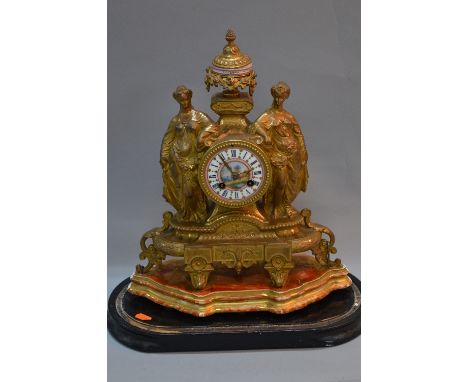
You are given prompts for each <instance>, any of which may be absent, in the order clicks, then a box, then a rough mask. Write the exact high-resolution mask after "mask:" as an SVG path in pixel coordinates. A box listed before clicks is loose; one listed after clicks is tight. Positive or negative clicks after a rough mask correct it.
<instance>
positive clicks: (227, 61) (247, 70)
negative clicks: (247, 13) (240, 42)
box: [205, 29, 256, 95]
mask: <svg viewBox="0 0 468 382" xmlns="http://www.w3.org/2000/svg"><path fill="white" fill-rule="evenodd" d="M235 40H236V34H235V33H234V31H233V30H232V29H228V31H227V33H226V41H227V44H226V46H225V47H224V49H223V52H222V53H221V54H219V55H218V56H216V57H215V58H214V60H213V62H212V66H210V67H208V68H207V69H206V72H207V75H206V79H205V84H206V88H207V90H210V86H218V85H221V86H222V87H223V88H224V89H227V90H229V91H231V92H233V91H237V88H241V89H244V88H245V87H246V86H249V94H250V95H252V94H253V91H254V88H255V85H256V81H255V78H256V74H255V72H254V71H253V69H252V60H251V59H250V57H249V56H248V55H246V54H245V53H242V52H241V50H240V49H239V47H238V46H237V44H236V43H235Z"/></svg>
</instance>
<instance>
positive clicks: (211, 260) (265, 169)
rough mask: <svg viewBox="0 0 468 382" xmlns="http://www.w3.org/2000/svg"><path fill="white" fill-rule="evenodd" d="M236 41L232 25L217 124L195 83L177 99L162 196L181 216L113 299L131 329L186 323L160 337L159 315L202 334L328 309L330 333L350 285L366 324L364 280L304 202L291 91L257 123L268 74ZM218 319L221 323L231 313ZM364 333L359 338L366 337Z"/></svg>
mask: <svg viewBox="0 0 468 382" xmlns="http://www.w3.org/2000/svg"><path fill="white" fill-rule="evenodd" d="M235 40H236V35H235V33H234V32H233V31H231V30H229V31H228V32H227V34H226V41H227V43H226V45H225V47H224V49H223V51H222V53H221V54H219V55H218V56H216V57H215V58H214V60H213V61H212V64H211V65H210V66H209V67H208V68H207V69H206V76H205V84H206V88H207V90H208V91H209V90H210V88H212V87H221V88H222V91H221V92H218V93H216V94H214V95H213V96H212V98H211V109H212V110H213V111H214V112H215V113H216V114H217V115H218V116H219V118H218V119H217V121H215V120H213V119H212V118H211V117H210V116H208V115H207V114H205V113H203V112H201V111H199V110H196V109H194V107H193V106H192V102H191V100H192V91H191V90H190V89H189V88H187V87H186V86H178V87H177V88H176V89H175V91H174V93H173V97H174V99H175V100H176V101H177V103H178V104H179V106H180V110H179V112H178V113H177V114H176V115H175V116H174V117H173V118H172V119H171V121H170V123H169V126H168V128H167V131H166V134H165V136H164V138H163V141H162V144H161V153H160V163H161V166H162V171H163V196H164V198H165V200H166V201H167V202H168V203H169V204H170V205H171V206H172V207H173V210H172V211H168V212H165V213H164V214H163V225H162V227H157V228H154V229H151V230H149V231H148V232H146V233H145V234H144V235H143V237H142V239H141V241H140V246H141V253H140V259H141V260H146V262H147V263H146V265H140V264H139V265H137V266H136V270H135V272H134V274H133V275H132V276H131V278H130V281H129V282H128V281H127V282H126V283H124V284H125V285H123V286H124V288H120V289H119V290H118V293H117V292H116V293H117V294H116V295H115V296H114V297H115V299H114V300H112V297H111V300H112V301H113V302H112V309H111V308H110V310H115V314H117V315H119V317H118V318H116V319H115V320H116V321H119V320H120V321H119V322H120V323H121V326H126V327H127V330H140V331H142V333H152V334H153V335H154V333H160V334H161V333H166V334H167V333H170V332H171V328H172V330H176V329H174V325H175V326H178V325H176V324H175V323H173V325H172V327H171V323H170V322H169V323H168V322H166V323H165V325H166V327H165V328H163V329H161V332H158V329H157V328H161V325H162V323H161V322H160V321H158V317H159V319H160V317H165V316H167V315H169V316H171V314H172V315H176V316H177V315H178V314H179V315H183V317H185V318H184V319H183V320H187V317H193V318H192V320H195V322H197V324H195V327H192V329H191V334H196V333H198V332H197V331H200V325H199V324H201V323H202V322H203V320H207V319H208V318H209V317H208V316H212V315H213V314H215V313H230V314H231V315H234V316H235V317H236V318H234V319H233V320H234V321H235V322H236V323H235V325H234V324H233V326H232V327H234V326H236V325H237V326H236V327H239V325H240V327H242V323H241V322H239V321H238V320H243V319H245V317H246V316H243V315H240V313H245V312H250V313H249V314H250V315H255V314H257V315H258V314H268V315H270V316H268V317H274V316H276V317H282V320H286V321H285V322H287V317H288V314H287V313H289V314H292V313H291V312H298V313H297V314H306V313H304V312H305V311H308V312H309V313H310V311H312V310H313V308H311V306H318V304H319V303H320V304H322V305H323V306H322V308H321V310H320V314H321V315H322V316H320V315H319V316H317V317H319V318H320V319H319V320H318V322H322V329H324V330H325V329H327V330H328V329H330V325H332V323H335V326H336V325H337V323H338V322H341V321H340V320H339V319H338V321H336V320H337V317H341V316H340V315H339V314H338V315H337V312H338V311H337V312H334V313H335V316H333V315H331V316H330V317H329V316H327V313H326V312H327V309H333V308H330V306H339V304H337V303H336V301H335V302H333V301H332V300H333V299H336V298H338V297H336V296H339V294H338V292H337V291H339V290H341V295H342V297H343V296H345V295H346V293H347V297H346V298H345V297H343V298H344V300H343V301H345V300H346V301H347V303H346V304H348V305H346V304H344V305H343V304H342V305H341V307H342V309H343V311H342V312H338V313H340V314H341V315H342V316H343V317H344V316H346V315H347V316H346V317H347V319H348V320H349V319H350V317H353V319H354V321H353V322H354V323H355V322H356V317H357V314H358V313H357V312H358V311H359V306H360V303H359V297H358V295H359V288H358V287H357V286H356V283H358V284H359V281H358V280H357V279H354V278H353V280H354V281H355V283H354V284H353V280H352V279H351V277H353V276H351V275H349V274H348V270H347V269H346V267H345V266H344V265H343V264H342V263H341V261H340V260H339V259H332V258H331V255H332V254H335V253H336V249H335V236H334V234H333V232H332V231H331V230H330V229H329V228H327V227H325V226H323V225H320V224H317V223H314V222H312V221H311V212H310V210H309V209H307V208H304V209H302V210H297V209H296V208H295V207H294V206H293V202H294V200H295V198H296V197H297V195H298V194H299V193H300V192H305V191H306V189H307V183H308V178H309V174H308V170H307V161H308V153H307V148H306V146H305V143H304V136H303V133H302V131H301V127H300V125H299V123H298V122H297V120H296V119H295V117H294V116H293V115H291V114H290V113H289V112H288V111H287V110H286V109H285V108H284V106H283V104H284V102H285V101H286V99H287V98H288V97H289V95H290V88H289V86H288V85H287V84H286V83H285V82H278V83H277V84H275V85H273V86H272V87H271V95H272V97H273V102H272V105H271V107H269V108H268V109H267V110H265V112H264V113H263V114H261V115H260V116H259V117H258V118H257V119H255V120H254V121H250V120H249V119H248V118H247V114H248V113H249V112H250V111H251V110H252V108H253V99H252V96H253V93H254V90H255V87H256V78H257V75H256V73H255V71H254V70H253V66H252V61H251V59H250V57H249V56H248V55H246V54H244V53H243V52H241V50H240V49H239V47H238V46H237V44H236V42H235ZM247 88H248V91H245V90H244V89H247ZM350 276H351V277H350ZM334 291H335V292H334ZM332 295H333V296H334V297H333V298H332ZM327 301H329V302H327ZM132 304H133V305H132ZM327 304H328V305H327ZM330 304H331V305H330ZM333 304H335V305H333ZM345 305H346V307H345ZM136 306H139V307H140V308H141V307H142V306H146V312H137V311H136V310H138V309H136V308H135V307H136ZM154 309H156V310H157V312H155V311H154ZM307 309H308V310H307ZM353 309H354V310H353ZM140 310H142V309H140ZM338 310H339V309H338ZM176 311H179V312H181V313H178V312H177V313H176ZM151 312H152V313H151ZM254 312H257V313H254ZM260 312H269V313H260ZM309 313H307V314H309ZM236 314H237V316H236ZM278 314H280V315H281V316H278ZM295 314H296V313H295ZM324 314H325V316H323V315H324ZM330 314H331V313H330ZM155 316H157V317H155ZM215 316H217V317H219V318H218V319H217V320H222V317H223V315H215ZM204 317H205V318H204ZM206 317H208V318H206ZM224 317H230V316H226V315H225V316H224ZM240 317H244V318H240ZM250 317H253V316H250ZM262 317H264V318H265V317H266V316H262ZM317 317H315V320H317ZM343 317H341V318H343ZM210 319H211V318H210ZM231 319H232V318H231ZM327 320H329V321H327ZM333 320H335V321H333ZM176 321H177V319H175V321H174V322H176ZM247 321H248V319H247ZM324 322H325V324H323V323H324ZM327 322H328V324H327ZM348 324H349V323H348ZM158 325H159V326H158ZM167 325H168V327H169V328H168V327H167ZM246 325H247V324H246ZM285 325H286V324H285ZM308 325H309V326H310V325H311V322H310V320H309V321H308ZM317 325H318V326H317ZM323 325H325V326H323ZM327 325H328V326H327ZM114 326H115V325H114ZM163 326H164V325H163ZM247 326H248V325H247ZM250 326H251V325H250ZM316 326H317V328H320V325H319V324H317V323H316ZM338 326H339V325H338ZM338 326H336V327H338ZM285 327H287V325H286V326H285ZM155 328H156V329H155ZM353 328H354V331H352V333H353V334H352V335H349V338H352V336H355V335H357V333H358V331H357V329H356V328H357V326H356V325H354V326H353ZM218 329H219V328H218ZM270 329H271V328H270ZM178 330H179V331H180V330H182V329H180V328H179V329H178ZM213 330H214V331H215V332H216V330H215V329H213ZM223 330H226V328H224V329H223ZM289 330H290V331H291V329H289ZM297 330H298V332H300V330H299V329H297ZM347 330H348V332H349V328H348V329H347ZM176 331H177V330H176ZM202 332H203V331H202ZM239 332H242V330H241V329H238V333H239ZM247 332H248V331H247ZM270 332H271V330H270ZM127 334H128V333H127ZM140 335H141V333H140ZM279 343H281V341H280V342H279ZM148 346H149V345H148ZM158 346H159V345H158ZM291 346H294V345H293V344H292V345H291ZM306 346H307V345H306ZM309 346H312V345H310V344H309ZM169 347H170V346H169ZM249 347H250V348H252V346H249ZM253 347H255V346H253ZM272 347H274V346H272ZM182 348H183V349H186V348H184V347H182ZM211 348H213V347H211ZM214 348H216V347H214ZM195 349H198V348H197V347H196V346H195Z"/></svg>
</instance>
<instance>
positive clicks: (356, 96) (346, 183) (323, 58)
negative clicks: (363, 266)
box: [108, 0, 361, 382]
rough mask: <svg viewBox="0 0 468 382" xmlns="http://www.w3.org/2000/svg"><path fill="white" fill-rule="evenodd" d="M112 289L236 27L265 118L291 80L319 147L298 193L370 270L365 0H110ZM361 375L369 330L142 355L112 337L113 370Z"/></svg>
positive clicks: (189, 375)
mask: <svg viewBox="0 0 468 382" xmlns="http://www.w3.org/2000/svg"><path fill="white" fill-rule="evenodd" d="M108 12H109V13H108V103H109V105H108V294H109V293H110V291H111V290H112V288H113V287H115V285H116V284H117V283H118V282H120V281H121V280H123V279H124V278H126V277H128V276H129V275H130V274H131V272H132V271H133V269H134V266H135V264H136V263H138V241H139V239H140V236H141V234H142V233H143V232H144V231H146V230H147V229H150V228H152V227H155V226H157V225H159V224H160V222H161V215H162V213H163V212H164V211H165V210H167V209H169V208H170V206H169V205H167V204H166V203H165V202H164V201H163V199H162V197H161V193H162V185H161V171H160V168H159V164H158V160H159V148H160V142H161V139H162V137H163V134H164V132H165V130H166V128H167V125H168V122H169V120H170V118H171V117H172V116H173V115H174V114H176V113H177V111H178V107H177V104H176V102H175V101H174V100H173V98H172V96H171V94H172V92H173V90H174V89H175V87H176V86H177V85H180V84H185V85H187V86H188V87H190V88H192V90H193V93H194V95H193V104H194V106H195V107H196V108H199V109H201V110H203V111H204V112H207V113H208V114H210V115H211V116H212V117H213V118H215V117H216V115H214V113H213V112H212V111H211V110H210V108H209V100H210V97H211V94H212V93H213V91H212V92H211V93H210V94H208V93H207V92H206V90H205V88H204V84H203V79H204V70H205V68H206V66H208V65H209V64H210V61H211V59H212V58H213V57H214V56H215V55H217V54H218V53H219V52H220V51H221V49H222V47H223V46H224V43H225V40H224V34H225V32H226V29H227V28H229V27H230V28H233V29H234V30H235V31H236V33H237V36H238V37H237V42H238V44H239V46H240V48H241V49H242V50H243V51H244V52H246V53H248V54H249V55H250V56H251V58H252V60H253V63H254V68H255V70H256V72H257V75H258V78H257V79H258V86H257V88H256V90H255V94H254V101H255V108H254V110H253V111H252V113H251V114H249V118H250V119H251V120H253V119H255V118H256V116H258V115H259V114H260V113H261V112H262V111H263V110H264V109H265V108H267V107H268V106H269V105H270V103H271V96H270V91H269V89H270V87H271V85H272V84H274V83H276V82H277V81H279V80H283V81H286V82H287V83H288V84H289V85H290V87H291V97H290V98H289V100H288V101H287V102H286V104H285V107H286V108H287V109H288V110H289V111H290V112H291V113H292V114H294V115H295V116H296V118H297V120H298V121H299V123H300V124H301V126H302V130H303V133H304V135H305V139H306V143H307V146H308V148H309V157H310V159H309V173H310V181H309V189H308V190H307V193H305V194H301V195H300V196H299V197H298V198H297V200H296V201H295V203H294V204H295V205H296V207H297V208H299V209H300V208H304V207H308V208H311V210H312V214H313V220H314V221H318V222H320V223H321V224H325V225H327V226H329V227H331V228H332V229H333V230H334V232H335V234H336V236H337V248H338V256H339V257H341V258H342V260H343V261H344V263H345V264H346V265H347V266H348V268H349V269H350V271H351V272H352V273H353V274H355V275H356V276H358V277H360V273H361V272H360V2H359V1H358V0H335V1H317V0H315V1H311V0H289V1H285V0H283V1H278V0H273V1H252V0H251V1H245V0H244V1H239V0H238V1H233V0H231V1H227V0H192V1H189V0H186V1H182V0H171V1H156V0H153V1H149V0H139V1H129V0H128V1H123V0H109V2H108ZM215 376H217V377H218V378H219V379H222V380H223V381H234V380H236V381H239V380H240V381H242V380H244V379H245V380H250V381H270V382H272V381H283V380H284V379H285V378H287V379H289V380H299V378H311V379H312V380H313V381H349V382H351V381H358V380H360V339H359V338H358V339H356V340H353V341H352V342H350V343H348V344H344V345H341V346H339V347H335V348H330V349H320V350H317V349H305V350H282V351H249V352H216V353H185V354H181V353H179V354H143V353H138V352H134V351H131V350H128V349H126V348H124V347H123V346H121V345H119V344H118V343H116V342H115V341H114V340H113V339H112V338H111V337H110V336H108V380H109V381H130V380H133V381H148V380H169V381H191V382H195V381H209V380H214V378H215Z"/></svg>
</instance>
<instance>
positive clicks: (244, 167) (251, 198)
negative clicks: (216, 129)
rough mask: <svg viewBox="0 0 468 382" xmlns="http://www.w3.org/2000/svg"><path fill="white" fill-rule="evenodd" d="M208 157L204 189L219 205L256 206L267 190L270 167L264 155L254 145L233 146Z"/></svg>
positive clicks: (204, 175)
mask: <svg viewBox="0 0 468 382" xmlns="http://www.w3.org/2000/svg"><path fill="white" fill-rule="evenodd" d="M213 149H214V150H210V152H208V153H207V155H206V157H205V160H204V161H203V162H204V166H203V169H201V170H202V171H203V174H201V175H203V182H202V186H203V185H204V187H203V188H204V189H205V190H206V191H208V192H207V194H208V196H209V197H210V198H211V199H213V200H214V201H215V202H217V203H218V204H221V205H224V206H228V207H231V206H232V207H235V206H238V205H245V204H248V203H250V202H252V203H253V202H255V201H256V200H258V199H259V198H260V197H261V195H263V193H264V192H265V190H266V186H267V184H266V183H267V180H268V179H269V167H268V168H267V164H266V160H265V159H266V158H265V156H264V154H263V153H262V152H259V149H258V148H256V147H251V146H250V144H245V143H244V142H242V143H241V144H239V143H237V144H236V143H235V142H232V143H230V144H226V143H225V144H223V145H220V147H219V148H218V149H216V148H213Z"/></svg>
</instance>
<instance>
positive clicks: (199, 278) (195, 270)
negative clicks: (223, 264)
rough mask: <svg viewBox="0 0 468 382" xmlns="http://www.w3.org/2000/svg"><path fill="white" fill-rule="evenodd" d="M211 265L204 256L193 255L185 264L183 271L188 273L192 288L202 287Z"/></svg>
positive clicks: (211, 267)
mask: <svg viewBox="0 0 468 382" xmlns="http://www.w3.org/2000/svg"><path fill="white" fill-rule="evenodd" d="M213 269H214V268H213V266H212V265H211V264H209V263H208V262H207V261H206V259H205V258H203V257H201V256H198V257H194V258H193V259H192V261H191V262H190V264H188V265H186V266H185V271H186V272H188V274H189V275H190V281H191V283H192V286H193V288H194V289H203V288H204V287H205V286H206V284H207V282H208V277H209V275H210V272H211V271H212V270H213Z"/></svg>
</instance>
